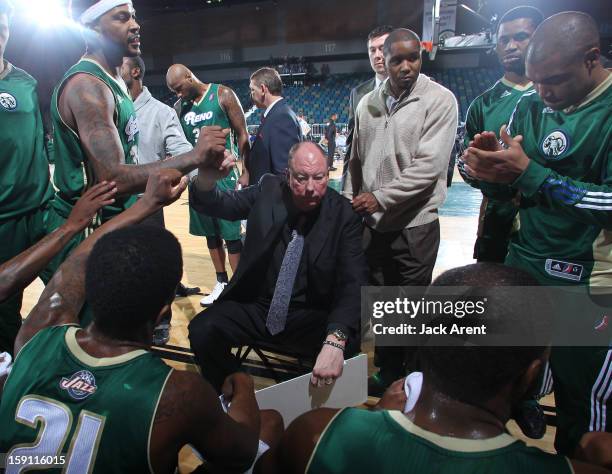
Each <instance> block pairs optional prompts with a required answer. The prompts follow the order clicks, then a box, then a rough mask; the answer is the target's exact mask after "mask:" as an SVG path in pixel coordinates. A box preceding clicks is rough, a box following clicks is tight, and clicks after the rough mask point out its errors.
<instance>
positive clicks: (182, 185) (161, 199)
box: [141, 169, 188, 210]
mask: <svg viewBox="0 0 612 474" xmlns="http://www.w3.org/2000/svg"><path fill="white" fill-rule="evenodd" d="M187 183H188V178H187V176H182V175H181V173H180V171H178V170H175V169H162V170H158V171H156V172H155V173H152V174H151V175H150V176H149V180H148V181H147V188H146V189H145V192H144V195H143V196H142V198H141V200H142V201H143V202H144V203H145V204H147V205H148V206H149V207H151V209H153V210H157V209H160V208H162V207H164V206H167V205H169V204H172V203H173V202H174V201H176V200H177V199H178V198H179V197H180V195H181V194H182V193H183V191H185V189H186V188H187Z"/></svg>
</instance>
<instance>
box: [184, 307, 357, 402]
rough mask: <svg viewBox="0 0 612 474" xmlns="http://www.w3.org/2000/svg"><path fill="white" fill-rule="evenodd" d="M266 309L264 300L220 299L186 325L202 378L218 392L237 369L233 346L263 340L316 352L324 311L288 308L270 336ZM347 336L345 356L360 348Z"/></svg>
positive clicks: (324, 326) (323, 327) (309, 353)
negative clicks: (278, 330)
mask: <svg viewBox="0 0 612 474" xmlns="http://www.w3.org/2000/svg"><path fill="white" fill-rule="evenodd" d="M268 309H269V304H267V303H261V302H255V303H237V302H235V301H220V302H218V303H215V304H213V305H212V306H211V307H210V308H208V309H206V310H204V311H202V312H201V313H200V314H198V315H197V316H196V317H195V318H194V319H193V320H192V321H191V323H190V324H189V340H190V342H191V349H192V350H193V352H194V354H195V358H196V361H197V363H198V364H199V365H200V367H201V370H202V375H203V376H204V378H205V379H206V380H208V381H209V382H210V383H211V384H212V386H213V387H214V388H215V389H216V390H217V391H218V392H220V391H221V386H222V385H223V381H224V380H225V378H226V377H227V376H228V375H230V374H232V373H234V372H236V371H238V370H240V364H239V363H238V360H237V359H236V357H235V356H234V355H233V354H232V353H231V349H232V348H233V347H239V346H244V345H255V346H257V344H258V343H266V344H273V345H274V346H278V347H279V349H286V350H289V351H291V352H295V353H298V354H300V355H304V356H311V357H313V359H314V358H316V356H317V355H318V353H319V351H320V350H321V346H322V344H323V340H324V339H325V337H326V334H327V316H328V312H327V311H323V310H316V309H306V308H300V309H296V308H290V309H289V313H288V315H287V324H286V326H285V329H284V330H283V331H282V332H281V333H279V334H277V335H275V336H272V335H271V334H270V333H269V332H268V329H267V328H266V318H267V315H268ZM350 339H352V341H351V340H350ZM350 339H349V345H350V348H349V347H347V350H346V351H345V357H347V354H353V353H355V352H356V351H357V350H359V343H358V341H356V340H355V338H350ZM355 346H357V347H356V348H355Z"/></svg>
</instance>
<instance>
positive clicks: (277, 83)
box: [245, 67, 302, 186]
mask: <svg viewBox="0 0 612 474" xmlns="http://www.w3.org/2000/svg"><path fill="white" fill-rule="evenodd" d="M249 89H250V90H251V100H252V101H253V104H254V105H256V106H257V107H258V108H259V109H263V110H264V113H263V116H262V119H261V125H260V126H259V129H258V130H257V135H256V137H255V142H253V147H252V148H251V154H250V156H249V158H248V160H246V162H245V165H246V169H247V172H248V173H249V181H248V183H249V186H250V185H253V184H257V182H259V180H260V178H261V177H262V176H263V175H264V174H266V173H273V174H275V175H279V176H284V174H285V170H286V169H287V158H288V157H289V149H290V148H291V147H292V146H293V145H295V144H296V143H297V142H299V141H301V140H302V129H301V128H300V124H299V122H298V119H297V117H296V115H295V112H293V110H291V107H289V105H288V104H287V101H286V100H285V99H284V98H283V96H282V93H283V82H282V81H281V78H280V76H279V74H278V72H277V71H276V70H274V69H272V68H267V67H264V68H261V69H258V70H257V71H255V72H254V73H253V74H252V75H251V82H250V84H249Z"/></svg>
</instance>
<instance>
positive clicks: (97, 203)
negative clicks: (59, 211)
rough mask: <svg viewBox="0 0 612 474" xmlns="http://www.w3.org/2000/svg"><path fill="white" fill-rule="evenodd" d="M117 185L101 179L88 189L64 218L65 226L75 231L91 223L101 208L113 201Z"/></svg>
mask: <svg viewBox="0 0 612 474" xmlns="http://www.w3.org/2000/svg"><path fill="white" fill-rule="evenodd" d="M115 194H117V185H116V184H115V182H114V181H111V182H108V181H102V182H101V183H99V184H96V185H95V186H92V187H91V188H90V189H88V190H87V191H86V192H85V193H84V194H83V195H82V196H81V197H80V198H79V200H78V201H77V202H76V204H75V205H74V207H73V208H72V211H70V215H69V216H68V219H67V220H66V226H68V227H70V228H72V229H74V231H75V232H80V231H82V230H83V229H84V228H85V227H87V226H88V225H89V224H91V221H92V219H93V218H94V216H95V215H96V212H98V211H99V210H100V209H101V208H103V207H104V206H108V205H110V204H112V203H114V202H115Z"/></svg>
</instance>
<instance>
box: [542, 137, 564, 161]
mask: <svg viewBox="0 0 612 474" xmlns="http://www.w3.org/2000/svg"><path fill="white" fill-rule="evenodd" d="M569 145H570V143H569V138H568V137H567V135H566V134H565V132H563V130H555V131H553V132H550V133H549V134H548V135H547V136H546V138H544V140H543V141H542V153H544V156H545V157H546V158H547V159H549V160H559V159H561V156H563V154H564V153H565V152H566V151H567V149H568V148H569Z"/></svg>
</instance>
